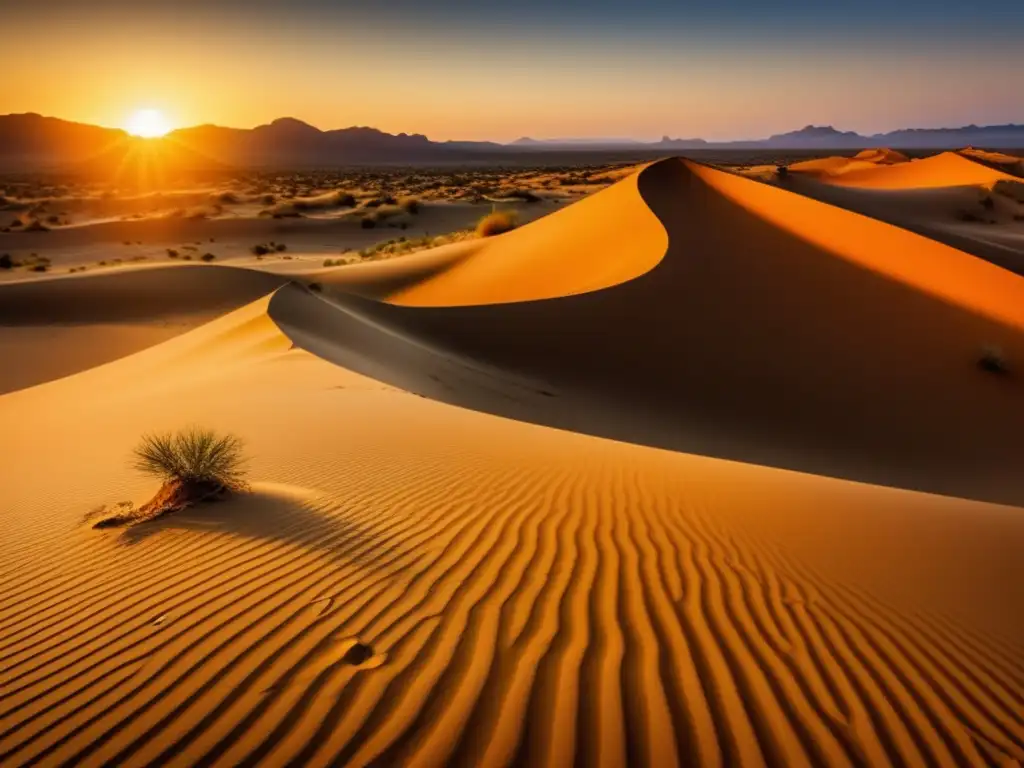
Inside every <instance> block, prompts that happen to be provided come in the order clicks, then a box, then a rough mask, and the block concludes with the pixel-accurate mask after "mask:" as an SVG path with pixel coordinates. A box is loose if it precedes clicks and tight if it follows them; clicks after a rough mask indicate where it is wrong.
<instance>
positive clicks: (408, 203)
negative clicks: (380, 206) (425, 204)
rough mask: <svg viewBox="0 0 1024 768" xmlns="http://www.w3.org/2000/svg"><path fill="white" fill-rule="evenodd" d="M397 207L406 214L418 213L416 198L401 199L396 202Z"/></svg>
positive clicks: (418, 205) (418, 207)
mask: <svg viewBox="0 0 1024 768" xmlns="http://www.w3.org/2000/svg"><path fill="white" fill-rule="evenodd" d="M398 207H399V208H401V209H402V210H403V211H405V212H406V213H411V214H416V213H419V212H420V201H419V198H416V197H403V198H402V199H401V200H399V201H398Z"/></svg>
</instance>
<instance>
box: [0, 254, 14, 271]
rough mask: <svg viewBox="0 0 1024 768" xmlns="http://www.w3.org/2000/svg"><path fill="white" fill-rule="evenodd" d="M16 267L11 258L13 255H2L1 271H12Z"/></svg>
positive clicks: (0, 256)
mask: <svg viewBox="0 0 1024 768" xmlns="http://www.w3.org/2000/svg"><path fill="white" fill-rule="evenodd" d="M13 267H14V259H12V258H11V254H9V253H4V254H0V269H11V268H13Z"/></svg>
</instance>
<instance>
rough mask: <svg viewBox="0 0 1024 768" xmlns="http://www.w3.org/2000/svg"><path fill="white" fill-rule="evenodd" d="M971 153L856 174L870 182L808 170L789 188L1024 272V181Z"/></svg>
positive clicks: (795, 176)
mask: <svg viewBox="0 0 1024 768" xmlns="http://www.w3.org/2000/svg"><path fill="white" fill-rule="evenodd" d="M970 158H971V159H967V158H965V157H961V156H960V155H957V154H953V153H945V154H944V155H940V156H936V157H934V158H927V159H925V160H919V161H915V162H914V163H911V164H910V166H912V167H907V168H906V169H905V171H904V172H901V174H902V175H901V176H900V178H893V177H889V176H884V177H882V176H880V177H871V176H863V175H861V174H859V173H858V174H855V175H853V176H851V177H850V178H852V179H853V180H854V181H857V180H858V179H859V180H860V182H864V183H860V182H858V183H854V184H848V183H847V182H846V181H845V179H846V175H845V174H844V175H842V179H844V180H840V175H827V174H813V173H805V174H800V175H794V176H791V177H790V178H789V179H788V180H787V181H786V184H785V187H786V189H788V190H790V191H793V192H799V193H800V194H802V195H806V196H808V197H813V198H815V199H817V200H821V201H823V202H827V203H830V204H831V205H835V206H839V207H841V208H844V209H847V210H852V211H857V212H859V213H863V214H865V215H867V216H871V217H873V218H876V219H879V220H881V221H885V222H887V223H890V224H895V225H897V226H899V227H901V228H903V229H909V230H911V231H912V232H916V233H918V234H921V235H924V236H925V237H928V238H930V239H932V240H937V241H939V242H942V243H945V244H946V245H950V246H952V247H954V248H957V249H959V250H963V251H966V252H968V253H970V254H972V255H975V256H979V257H981V258H983V259H985V260H986V261H989V262H992V263H993V264H996V265H998V266H1000V267H1003V268H1004V269H1008V270H1010V271H1012V272H1015V273H1017V274H1019V275H1024V208H1022V204H1021V202H1020V201H1024V181H1021V180H1020V179H1018V178H1015V177H1013V176H1010V175H1008V174H1006V173H1003V172H1002V171H1000V170H998V169H993V168H992V167H990V166H989V165H985V164H982V163H979V162H977V161H976V158H975V157H974V155H970ZM892 167H895V166H892ZM880 170H882V171H886V170H888V169H886V168H882V169H880ZM872 179H874V181H872ZM880 179H881V181H882V182H883V183H880V184H876V183H875V182H876V181H879V180H880ZM772 181H773V182H774V181H775V180H774V179H773V180H772Z"/></svg>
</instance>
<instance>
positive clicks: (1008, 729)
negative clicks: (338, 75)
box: [0, 201, 1024, 766]
mask: <svg viewBox="0 0 1024 768" xmlns="http://www.w3.org/2000/svg"><path fill="white" fill-rule="evenodd" d="M688 202H691V203H692V201H688ZM668 259H669V256H668V255H666V262H665V263H669V262H668ZM660 269H661V267H659V270H660ZM657 271H658V270H655V272H653V273H651V274H652V275H656V274H657ZM620 288H621V286H620ZM613 290H618V289H613ZM282 295H286V296H287V297H288V301H289V303H290V305H291V306H292V307H293V308H294V306H295V305H296V304H307V305H309V306H321V305H322V306H327V305H326V304H325V303H324V302H323V301H322V300H321V299H319V298H317V297H316V296H315V295H313V294H309V293H305V292H301V291H299V290H298V289H294V288H292V289H288V290H286V291H284V292H283V294H282ZM275 301H276V299H275ZM552 303H553V304H558V303H560V301H555V302H552ZM268 306H270V307H272V304H271V302H270V301H269V300H268V299H263V300H260V301H258V302H256V303H254V304H251V305H249V306H247V307H245V308H243V309H240V310H238V311H236V312H233V313H231V314H229V315H227V316H225V317H223V318H221V319H218V320H216V321H214V322H212V323H210V324H208V325H205V326H203V327H202V328H199V329H197V330H194V331H191V332H189V333H187V334H185V335H182V336H180V337H178V338H175V339H172V340H170V341H168V342H165V343H163V344H161V345H159V346H157V347H154V348H151V349H148V350H145V351H143V352H140V353H138V354H136V355H133V356H131V357H128V358H125V359H123V360H120V361H117V362H115V363H112V364H110V365H107V366H102V367H100V368H96V369H94V370H90V371H86V372H83V373H81V374H79V375H77V376H73V377H69V378H66V379H62V380H59V381H55V382H52V383H49V384H46V385H44V386H39V387H33V388H31V389H27V390H24V391H21V392H16V393H11V394H8V395H4V396H2V397H0V420H2V422H3V423H4V424H5V428H6V429H7V430H8V437H7V439H6V440H5V441H4V442H2V443H0V467H3V470H2V471H3V473H4V474H3V482H2V483H0V488H2V491H0V492H2V494H3V507H4V509H5V510H6V511H5V516H6V519H5V533H4V536H3V538H2V539H0V763H3V764H5V765H6V764H11V765H20V764H46V765H60V764H69V765H70V764H79V765H82V764H89V765H126V766H133V765H152V764H164V765H190V766H192V765H233V766H237V765H257V764H262V765H287V764H303V765H371V764H372V765H400V764H416V765H472V764H477V765H510V764H519V765H543V764H550V765H571V764H581V765H625V764H629V765H641V766H642V765H651V766H655V765H657V766H673V765H704V766H719V765H720V766H724V765H744V766H746V765H751V766H757V765H773V766H796V765H837V766H880V765H889V764H891V765H961V766H968V765H979V766H980V765H991V764H1002V765H1011V764H1013V763H1012V761H1014V760H1016V761H1021V760H1024V718H1022V715H1021V713H1022V712H1024V647H1022V644H1021V638H1022V637H1024V623H1022V622H1024V617H1022V616H1021V614H1020V612H1019V611H1017V610H1015V609H1016V607H1017V606H1019V605H1020V604H1021V602H1022V600H1024V594H1022V593H1021V587H1022V585H1024V561H1022V560H1021V558H1020V557H1019V552H1020V543H1021V541H1022V540H1024V518H1022V516H1021V514H1020V512H1021V511H1020V510H1019V509H1011V508H1005V507H997V506H993V505H988V504H983V503H977V502H967V501H959V500H955V499H943V498H939V497H934V496H928V495H923V494H915V493H911V492H907V491H899V490H892V489H884V488H876V487H871V486H865V485H859V484H855V483H850V482H846V481H840V480H832V479H827V478H821V477H813V476H810V475H803V474H797V473H792V472H785V471H781V470H775V469H767V468H760V467H754V466H747V465H742V464H735V463H731V462H726V461H721V460H716V459H710V458H704V457H698V456H692V455H685V454H678V453H670V452H666V451H660V450H656V449H652V448H647V447H643V446H635V445H628V444H623V443H617V442H612V441H607V440H601V439H596V438H592V437H588V436H585V435H580V434H573V433H570V432H562V431H556V430H552V429H548V428H545V427H540V426H534V425H530V424H523V423H517V422H514V421H509V420H505V419H501V418H496V417H494V416H490V415H486V414H481V413H474V412H472V411H469V410H464V409H458V408H452V407H451V406H448V405H444V404H440V403H437V402H433V401H431V400H427V399H424V398H418V397H415V396H413V395H411V394H408V393H405V392H401V391H399V390H396V389H393V388H391V387H389V386H387V385H383V384H381V383H379V382H377V381H374V380H372V379H367V378H363V377H362V376H359V375H357V374H354V373H351V372H349V371H347V370H345V369H344V368H342V367H338V366H332V365H330V364H329V363H327V362H325V361H323V360H320V359H317V358H316V357H314V356H312V355H310V354H309V353H307V352H305V351H303V350H301V349H296V348H294V347H293V346H292V344H291V342H290V341H289V339H288V338H287V337H286V336H285V335H284V334H283V333H281V331H280V330H279V328H278V327H277V326H276V324H275V323H274V322H273V320H272V318H271V317H270V316H269V315H268V314H267V312H268ZM507 306H508V307H511V306H515V305H507ZM310 333H312V331H310ZM193 422H194V423H202V424H209V425H212V426H215V427H217V428H220V429H224V430H230V431H234V432H236V433H238V434H240V435H242V436H243V437H244V438H245V439H246V440H247V442H248V445H249V450H250V453H251V455H252V463H251V479H252V481H253V489H252V491H251V492H250V493H248V494H246V495H244V496H239V497H236V498H234V499H232V500H230V501H228V502H225V503H222V504H214V505H210V506H207V507H202V508H197V509H194V510H190V511H187V512H185V513H181V514H178V515H175V516H171V517H168V518H165V519H163V520H161V521H157V522H153V523H149V524H143V525H140V526H137V527H135V528H131V529H127V530H125V531H117V530H106V531H95V530H92V529H91V528H90V527H89V526H88V523H87V522H84V521H83V519H82V518H83V515H84V514H85V513H86V512H87V511H88V510H89V509H91V508H92V507H94V506H95V505H97V504H100V503H104V502H113V501H117V500H119V499H125V498H133V499H135V500H136V501H142V500H144V499H145V498H146V497H147V496H148V494H150V493H151V492H152V490H153V486H152V484H151V483H150V482H149V481H147V480H145V479H144V478H140V477H138V476H136V475H135V474H134V473H132V472H131V470H130V469H128V468H127V467H126V465H125V457H126V454H127V452H128V451H129V450H130V448H131V446H132V445H133V444H134V442H135V440H136V438H137V436H138V435H139V433H140V432H142V431H147V430H153V429H164V428H174V427H178V426H181V425H183V424H187V423H193ZM12 438H13V439H12ZM42 457H45V458H42ZM908 551H912V552H913V556H906V552H908Z"/></svg>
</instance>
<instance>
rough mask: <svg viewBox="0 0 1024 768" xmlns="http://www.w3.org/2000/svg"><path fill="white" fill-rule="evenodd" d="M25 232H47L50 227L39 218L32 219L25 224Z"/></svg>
mask: <svg viewBox="0 0 1024 768" xmlns="http://www.w3.org/2000/svg"><path fill="white" fill-rule="evenodd" d="M25 231H26V232H49V231H50V228H49V227H48V226H46V225H45V224H43V222H41V221H40V220H39V219H32V221H30V222H29V223H28V224H27V225H26V226H25Z"/></svg>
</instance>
